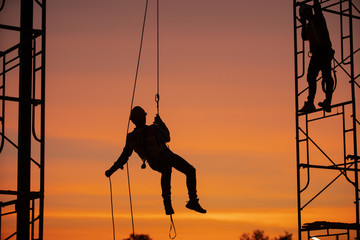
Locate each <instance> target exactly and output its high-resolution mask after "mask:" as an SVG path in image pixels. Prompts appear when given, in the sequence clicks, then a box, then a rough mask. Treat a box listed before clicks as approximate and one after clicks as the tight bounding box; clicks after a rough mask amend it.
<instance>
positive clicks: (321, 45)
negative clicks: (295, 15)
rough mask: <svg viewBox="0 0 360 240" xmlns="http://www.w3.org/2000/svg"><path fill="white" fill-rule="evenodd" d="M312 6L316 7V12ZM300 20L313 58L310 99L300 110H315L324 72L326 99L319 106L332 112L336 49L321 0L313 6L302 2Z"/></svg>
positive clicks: (316, 1)
mask: <svg viewBox="0 0 360 240" xmlns="http://www.w3.org/2000/svg"><path fill="white" fill-rule="evenodd" d="M312 8H314V13H313V10H312ZM299 14H300V21H301V23H302V32H301V36H302V38H303V40H308V41H309V43H310V52H311V59H310V63H309V67H308V72H307V81H308V84H309V95H308V101H307V102H305V104H304V106H303V107H302V108H301V109H300V110H299V111H300V112H303V113H309V112H312V111H315V110H316V108H315V106H314V99H315V94H316V87H317V84H316V78H317V76H318V74H319V72H320V71H321V72H322V78H323V79H322V81H323V84H325V86H324V91H325V96H326V97H325V100H324V101H323V102H319V106H320V107H323V108H324V110H325V111H327V112H331V100H332V94H333V88H334V80H333V78H332V76H331V60H332V59H333V58H334V53H335V52H334V50H333V49H332V46H331V41H330V36H329V31H328V28H327V25H326V21H325V18H324V15H323V13H322V10H321V6H320V3H319V0H314V5H313V7H311V6H309V5H307V4H302V5H300V9H299Z"/></svg>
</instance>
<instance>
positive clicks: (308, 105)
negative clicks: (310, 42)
mask: <svg viewBox="0 0 360 240" xmlns="http://www.w3.org/2000/svg"><path fill="white" fill-rule="evenodd" d="M318 58H319V57H318V56H317V55H316V54H314V55H313V56H312V57H311V59H310V63H309V66H308V72H307V82H308V86H309V95H308V101H307V102H305V104H304V106H303V107H302V108H301V109H300V110H299V111H300V112H304V113H309V112H312V111H315V110H316V108H315V105H314V99H315V94H316V88H317V84H316V77H317V75H318V74H319V71H320V66H319V60H318Z"/></svg>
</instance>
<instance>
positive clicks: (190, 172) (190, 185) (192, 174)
mask: <svg viewBox="0 0 360 240" xmlns="http://www.w3.org/2000/svg"><path fill="white" fill-rule="evenodd" d="M171 164H172V166H173V167H174V168H175V169H176V170H178V171H180V172H182V173H184V174H185V175H186V186H187V189H188V194H189V198H190V199H196V198H197V191H196V170H195V168H194V167H193V166H192V165H191V164H190V163H188V162H187V161H186V160H185V159H183V158H182V157H180V156H179V155H177V154H175V153H173V155H172V157H171Z"/></svg>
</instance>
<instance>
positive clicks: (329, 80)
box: [321, 56, 334, 104]
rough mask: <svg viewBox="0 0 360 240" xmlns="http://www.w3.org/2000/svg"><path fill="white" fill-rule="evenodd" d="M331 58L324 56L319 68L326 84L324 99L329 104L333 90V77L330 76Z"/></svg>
mask: <svg viewBox="0 0 360 240" xmlns="http://www.w3.org/2000/svg"><path fill="white" fill-rule="evenodd" d="M331 60H332V56H324V62H323V65H322V68H321V72H322V77H323V80H324V82H325V84H326V88H325V96H326V97H325V101H326V102H327V103H329V104H331V100H332V94H333V90H334V79H333V77H332V76H331Z"/></svg>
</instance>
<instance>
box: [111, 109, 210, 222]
mask: <svg viewBox="0 0 360 240" xmlns="http://www.w3.org/2000/svg"><path fill="white" fill-rule="evenodd" d="M130 120H131V121H132V122H133V123H134V124H135V126H136V127H135V129H134V130H133V131H132V132H131V133H129V134H128V135H127V139H126V145H125V147H124V150H123V152H122V153H121V155H120V157H119V158H118V160H117V161H116V162H115V163H114V165H113V166H112V167H111V168H110V169H109V170H107V171H106V172H105V175H106V176H107V177H110V176H111V175H112V174H113V173H114V172H115V171H116V170H118V169H119V168H121V169H123V166H124V164H125V163H126V162H127V161H128V159H129V157H130V155H131V154H132V152H133V151H135V152H136V153H137V154H138V155H139V157H140V158H141V159H142V160H143V161H145V160H146V161H147V162H148V163H149V165H150V167H151V168H152V169H153V170H155V171H158V172H160V173H161V188H162V197H163V200H164V208H165V212H166V214H167V215H171V214H174V210H173V208H172V204H171V191H170V189H171V183H170V181H171V171H172V168H175V169H176V170H178V171H180V172H182V173H184V174H185V175H186V185H187V189H188V194H189V201H188V202H187V204H186V207H187V208H189V209H192V210H195V211H197V212H200V213H206V210H205V209H203V208H202V207H201V206H200V204H199V199H198V196H197V191H196V170H195V168H194V167H193V166H192V165H190V164H189V163H188V162H187V161H185V160H184V159H183V158H182V157H180V156H178V155H176V154H175V153H173V152H172V151H171V150H170V149H169V148H168V147H167V146H166V143H167V142H170V132H169V130H168V128H167V127H166V125H165V123H164V122H163V121H162V120H161V118H160V116H159V115H156V117H155V120H154V123H153V124H151V125H146V112H145V111H144V109H142V108H141V107H139V106H136V107H134V108H133V109H132V111H131V114H130ZM142 167H143V166H142Z"/></svg>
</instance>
